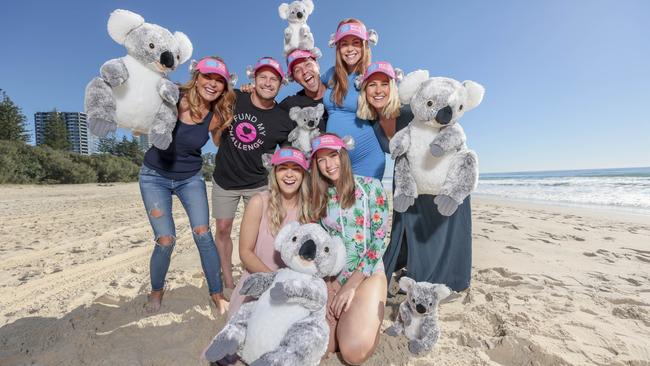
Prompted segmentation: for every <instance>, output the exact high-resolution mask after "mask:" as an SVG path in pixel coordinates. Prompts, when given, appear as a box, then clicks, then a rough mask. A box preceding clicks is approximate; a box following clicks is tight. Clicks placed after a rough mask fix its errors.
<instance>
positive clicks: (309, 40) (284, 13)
mask: <svg viewBox="0 0 650 366" xmlns="http://www.w3.org/2000/svg"><path fill="white" fill-rule="evenodd" d="M313 12H314V3H313V2H312V0H296V1H294V2H292V3H291V4H287V3H282V4H280V6H279V7H278V13H279V14H280V18H282V19H284V20H286V21H287V22H289V26H287V27H286V28H285V29H284V56H285V57H286V56H287V55H289V53H291V51H293V50H295V49H297V48H298V49H301V50H307V51H311V52H312V53H313V54H314V55H315V56H316V58H319V57H320V56H321V54H322V53H321V51H320V49H319V48H318V47H315V45H314V35H313V34H312V33H311V29H310V28H309V26H308V25H307V18H309V15H311V13H313Z"/></svg>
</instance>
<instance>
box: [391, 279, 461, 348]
mask: <svg viewBox="0 0 650 366" xmlns="http://www.w3.org/2000/svg"><path fill="white" fill-rule="evenodd" d="M399 285H400V288H401V289H402V290H404V291H406V299H405V300H404V301H403V302H402V303H401V304H400V306H399V313H398V314H397V319H396V320H395V322H394V323H393V325H391V326H390V327H389V328H388V329H386V334H388V335H390V336H397V335H399V334H402V333H403V334H404V335H406V337H407V338H408V339H409V350H410V351H411V352H412V353H415V354H421V353H423V352H427V351H429V350H431V347H433V345H435V344H436V342H437V341H438V338H440V327H439V326H438V304H439V303H440V301H441V300H443V299H445V298H446V297H447V296H449V295H450V294H451V290H450V289H449V288H447V286H445V285H441V284H437V283H429V282H415V281H414V280H413V279H411V278H408V277H402V278H401V279H400V281H399Z"/></svg>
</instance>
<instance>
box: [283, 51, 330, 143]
mask: <svg viewBox="0 0 650 366" xmlns="http://www.w3.org/2000/svg"><path fill="white" fill-rule="evenodd" d="M287 74H288V75H289V77H290V78H293V80H295V81H296V82H297V83H298V84H300V85H301V86H302V87H303V89H302V90H301V91H299V92H298V93H296V95H291V96H288V97H286V98H284V99H283V100H282V102H280V108H282V109H284V110H286V111H289V109H291V108H292V107H301V108H302V107H315V106H317V105H318V104H322V103H323V94H325V89H326V88H325V84H323V82H322V81H321V79H320V66H319V65H318V61H316V56H315V55H314V54H313V53H311V52H310V51H305V50H299V49H296V50H293V51H292V52H291V53H289V55H288V56H287ZM326 126H327V110H325V113H324V114H323V118H322V119H321V121H320V123H319V124H318V129H319V130H320V131H321V132H325V127H326Z"/></svg>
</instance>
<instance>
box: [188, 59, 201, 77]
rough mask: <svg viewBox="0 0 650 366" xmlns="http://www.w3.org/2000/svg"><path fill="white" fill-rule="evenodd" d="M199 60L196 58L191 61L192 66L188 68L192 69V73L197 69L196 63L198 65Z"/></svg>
mask: <svg viewBox="0 0 650 366" xmlns="http://www.w3.org/2000/svg"><path fill="white" fill-rule="evenodd" d="M198 64H199V62H198V61H196V60H192V61H190V66H189V67H188V70H190V75H192V74H193V73H194V70H195V69H196V65H198Z"/></svg>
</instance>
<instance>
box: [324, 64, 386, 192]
mask: <svg viewBox="0 0 650 366" xmlns="http://www.w3.org/2000/svg"><path fill="white" fill-rule="evenodd" d="M333 75H334V68H333V67H332V68H330V69H329V70H327V72H326V73H325V75H324V76H323V78H322V80H323V82H324V83H325V85H327V90H326V91H325V95H324V96H323V104H324V105H325V109H327V114H328V115H329V117H328V119H327V132H332V133H335V134H337V135H339V136H340V137H344V136H348V135H349V136H352V138H354V143H355V147H354V149H352V150H350V151H349V153H350V160H351V162H352V172H353V173H354V174H356V175H362V176H366V177H373V178H377V179H379V180H381V179H382V178H383V177H384V167H385V165H386V158H385V156H384V152H383V151H382V150H381V146H380V145H379V141H378V140H377V136H376V135H375V131H374V129H373V128H372V124H371V123H370V122H369V121H366V120H363V119H359V118H357V99H358V98H359V91H358V90H357V89H356V88H355V87H354V79H355V78H356V77H357V75H359V74H358V73H352V74H350V75H348V93H347V94H346V96H345V98H343V105H342V106H338V105H336V103H335V102H334V100H333V99H332V88H331V87H330V86H329V85H328V84H329V81H330V79H331V78H332V76H333Z"/></svg>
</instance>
